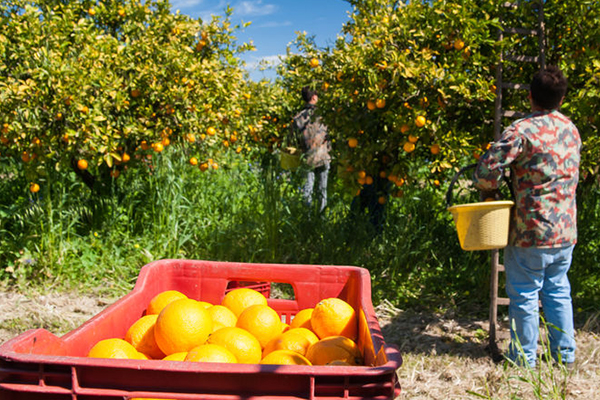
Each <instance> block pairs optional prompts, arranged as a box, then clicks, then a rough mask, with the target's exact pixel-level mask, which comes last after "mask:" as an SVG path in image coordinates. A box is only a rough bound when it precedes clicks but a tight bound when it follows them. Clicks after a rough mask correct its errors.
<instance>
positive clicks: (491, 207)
mask: <svg viewBox="0 0 600 400" xmlns="http://www.w3.org/2000/svg"><path fill="white" fill-rule="evenodd" d="M514 204H515V203H514V202H513V201H507V200H503V201H485V202H481V203H470V204H459V205H455V206H451V207H448V211H450V213H452V217H454V224H455V225H456V233H457V234H458V241H459V242H460V247H461V248H462V249H463V250H469V251H471V250H491V249H501V248H503V247H506V245H507V244H508V230H509V224H510V209H511V207H512V206H513V205H514Z"/></svg>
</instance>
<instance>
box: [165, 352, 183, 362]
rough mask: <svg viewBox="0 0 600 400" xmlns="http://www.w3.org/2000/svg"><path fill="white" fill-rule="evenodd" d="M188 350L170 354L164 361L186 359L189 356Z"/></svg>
mask: <svg viewBox="0 0 600 400" xmlns="http://www.w3.org/2000/svg"><path fill="white" fill-rule="evenodd" d="M187 353H188V352H187V351H180V352H179V353H173V354H169V355H168V356H166V357H164V358H163V360H164V361H185V357H186V356H187Z"/></svg>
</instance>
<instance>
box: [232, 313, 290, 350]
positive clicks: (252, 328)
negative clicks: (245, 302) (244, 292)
mask: <svg viewBox="0 0 600 400" xmlns="http://www.w3.org/2000/svg"><path fill="white" fill-rule="evenodd" d="M236 326H237V327H238V328H242V329H245V330H247V331H248V332H250V333H251V334H253V335H254V337H256V338H257V339H258V341H259V342H260V346H261V348H264V347H265V346H266V344H267V343H268V342H269V340H271V339H273V338H274V337H275V336H277V335H279V334H280V333H281V318H280V317H279V315H278V314H277V311H275V310H273V309H272V308H271V307H269V306H267V305H263V304H255V305H253V306H250V307H248V308H246V309H245V310H244V311H242V313H241V314H240V316H239V317H238V320H237V323H236Z"/></svg>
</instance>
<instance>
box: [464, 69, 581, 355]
mask: <svg viewBox="0 0 600 400" xmlns="http://www.w3.org/2000/svg"><path fill="white" fill-rule="evenodd" d="M566 90H567V80H566V78H565V77H564V75H563V74H562V72H561V71H560V70H559V69H558V68H557V67H554V66H549V67H547V68H546V69H545V70H542V71H540V72H538V73H536V74H535V75H534V77H533V79H532V82H531V89H530V93H529V99H530V102H531V105H532V111H533V112H532V113H531V114H530V115H528V116H527V117H525V118H523V119H520V120H517V121H515V122H514V123H513V124H512V125H510V126H509V127H508V128H507V129H506V130H505V131H504V132H503V133H502V136H501V137H500V139H499V140H498V141H496V142H494V143H492V144H491V146H490V148H489V149H488V151H487V152H486V153H485V154H484V155H483V156H482V157H481V158H480V159H479V162H478V165H477V168H476V170H475V173H474V176H473V181H474V184H475V186H476V187H477V188H478V189H479V190H481V191H482V192H484V193H487V192H494V191H496V190H497V189H498V186H499V183H500V180H501V178H502V175H503V174H504V170H505V169H506V168H510V176H511V181H512V192H513V193H514V196H515V199H514V200H515V206H514V208H513V210H512V216H511V226H510V235H509V243H508V246H507V247H506V248H505V249H504V266H505V270H506V281H507V282H506V292H507V295H508V297H509V299H510V305H509V319H510V322H511V343H510V345H509V349H508V354H507V357H508V358H509V359H511V360H513V361H516V362H518V363H523V364H524V363H527V364H529V365H530V366H535V364H536V359H537V357H536V352H537V343H538V336H539V309H538V308H539V307H538V299H539V300H541V303H542V308H543V311H544V316H545V321H546V323H547V325H548V332H549V338H550V350H551V353H552V356H553V357H554V359H555V360H559V361H561V362H563V363H567V364H570V363H573V362H574V361H575V347H576V345H575V338H574V328H573V307H572V300H571V287H570V283H569V280H568V277H567V272H568V270H569V268H570V265H571V260H572V253H573V248H574V246H575V244H576V243H577V205H576V199H575V193H576V189H577V183H578V180H579V162H580V151H581V139H580V137H579V132H578V130H577V128H576V127H575V125H574V124H573V123H572V122H571V120H570V119H569V118H567V117H566V116H564V115H563V114H561V113H560V112H559V111H558V108H559V107H560V105H561V104H562V100H563V99H564V96H565V94H566ZM488 195H489V194H486V195H484V196H488ZM518 343H520V344H521V346H522V351H519V350H518Z"/></svg>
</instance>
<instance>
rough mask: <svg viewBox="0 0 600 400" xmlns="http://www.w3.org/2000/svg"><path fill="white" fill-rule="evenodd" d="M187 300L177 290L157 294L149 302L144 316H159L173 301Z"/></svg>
mask: <svg viewBox="0 0 600 400" xmlns="http://www.w3.org/2000/svg"><path fill="white" fill-rule="evenodd" d="M187 298H188V297H187V296H186V295H185V294H183V293H181V292H179V291H177V290H166V291H164V292H161V293H159V294H157V295H156V296H154V297H153V298H152V300H150V303H149V304H148V308H147V309H146V314H159V313H160V312H161V311H162V310H163V308H165V307H166V306H167V304H169V303H172V302H173V301H175V300H181V299H187Z"/></svg>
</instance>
